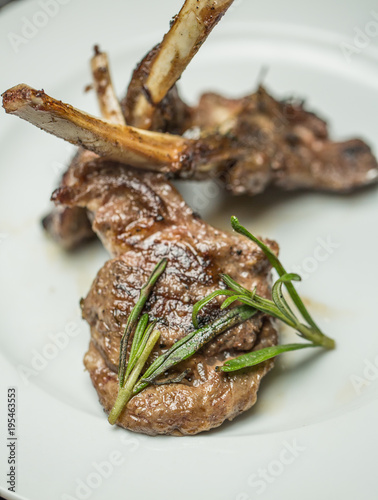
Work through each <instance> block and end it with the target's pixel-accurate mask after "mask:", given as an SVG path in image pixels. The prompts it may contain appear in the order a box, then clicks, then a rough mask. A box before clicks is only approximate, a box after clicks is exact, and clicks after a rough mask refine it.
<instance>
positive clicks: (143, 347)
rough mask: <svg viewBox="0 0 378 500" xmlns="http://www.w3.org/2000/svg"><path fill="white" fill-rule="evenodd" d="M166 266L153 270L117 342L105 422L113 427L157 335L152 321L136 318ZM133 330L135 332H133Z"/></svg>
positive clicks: (159, 265) (161, 265) (144, 316)
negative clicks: (114, 387) (115, 385)
mask: <svg viewBox="0 0 378 500" xmlns="http://www.w3.org/2000/svg"><path fill="white" fill-rule="evenodd" d="M166 265H167V259H162V260H161V261H160V262H159V263H158V264H157V265H156V266H155V268H154V270H153V271H152V273H151V276H150V278H149V280H148V281H147V283H146V284H145V285H144V286H143V287H142V288H141V290H140V294H139V298H138V300H137V302H136V304H135V306H134V307H133V309H132V310H131V313H130V315H129V317H128V318H127V322H126V326H125V331H124V334H123V336H122V339H121V345H120V354H119V365H118V378H119V390H118V396H117V399H116V402H115V404H114V407H113V409H112V410H111V412H110V413H109V417H108V420H109V422H110V423H111V424H115V422H116V421H117V419H118V417H119V415H120V413H121V411H122V410H123V408H124V407H125V405H126V404H127V402H128V401H129V400H130V398H131V397H132V395H133V389H134V385H135V383H136V381H137V380H138V377H139V375H140V373H141V372H142V370H143V367H144V365H145V363H146V361H147V359H148V357H149V355H150V354H151V351H152V349H153V348H154V346H155V344H156V342H157V341H158V340H159V337H160V333H159V332H158V331H157V330H154V327H155V324H156V321H153V322H151V323H148V321H149V317H148V314H143V315H142V317H141V318H140V319H139V316H140V314H141V312H142V309H143V307H144V305H145V303H146V301H147V299H148V297H149V295H150V293H151V291H152V288H153V287H154V285H155V283H156V281H157V280H158V278H159V277H160V276H161V274H162V273H163V271H164V269H165V267H166ZM134 330H135V332H134ZM133 332H134V335H133V340H132V343H131V347H130V355H129V360H128V362H127V351H128V344H129V339H130V336H131V334H132V333H133Z"/></svg>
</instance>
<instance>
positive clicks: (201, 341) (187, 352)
mask: <svg viewBox="0 0 378 500" xmlns="http://www.w3.org/2000/svg"><path fill="white" fill-rule="evenodd" d="M256 312H257V311H256V310H254V309H252V308H250V307H246V306H239V307H235V308H234V309H231V310H230V311H228V312H227V313H226V314H225V315H224V316H221V317H220V318H217V319H216V320H215V321H213V322H212V323H208V324H207V325H205V326H204V327H202V328H200V329H198V330H195V331H194V332H191V333H189V334H188V335H187V336H186V337H184V338H183V339H181V340H179V341H178V342H176V343H175V344H174V345H173V346H172V347H171V348H170V349H169V350H168V351H167V352H166V353H165V354H162V355H161V356H159V357H158V358H157V359H156V360H155V361H154V362H153V363H152V365H151V366H150V367H149V368H148V369H147V371H146V372H145V374H144V375H143V376H142V377H141V379H140V380H139V382H138V384H136V385H135V387H134V391H133V392H134V394H137V393H138V392H140V391H141V390H142V389H144V388H145V387H146V386H147V385H148V384H150V383H153V382H154V381H155V380H156V378H157V377H159V376H160V375H162V374H163V373H165V372H166V371H167V370H169V369H170V368H172V367H173V366H175V365H177V364H178V363H180V361H184V360H185V359H188V358H190V357H191V356H193V354H195V353H196V352H197V351H199V350H200V349H201V348H202V347H203V346H204V345H205V344H206V343H207V342H209V341H210V340H212V339H213V338H214V337H216V336H217V335H219V334H221V333H223V332H224V331H226V330H228V329H229V328H232V327H233V326H236V325H238V324H239V323H243V322H244V321H246V320H247V319H249V318H251V317H252V316H253V315H254V314H256Z"/></svg>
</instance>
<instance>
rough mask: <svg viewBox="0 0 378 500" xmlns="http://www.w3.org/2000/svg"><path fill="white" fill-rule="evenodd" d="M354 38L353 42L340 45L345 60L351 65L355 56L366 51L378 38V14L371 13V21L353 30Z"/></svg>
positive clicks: (372, 11)
mask: <svg viewBox="0 0 378 500" xmlns="http://www.w3.org/2000/svg"><path fill="white" fill-rule="evenodd" d="M353 32H354V36H353V39H352V40H351V42H350V43H349V42H341V43H339V47H340V50H341V52H342V54H343V56H344V58H345V60H346V61H347V62H348V63H350V62H351V61H352V58H353V56H355V55H356V54H360V53H361V52H362V51H363V50H364V49H366V48H367V47H368V46H369V45H370V44H371V42H372V40H373V39H374V38H377V36H378V12H376V11H375V10H371V11H370V20H369V21H367V22H366V23H365V25H364V26H362V27H361V26H355V27H354V28H353Z"/></svg>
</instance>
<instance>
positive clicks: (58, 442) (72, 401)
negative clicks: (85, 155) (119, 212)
mask: <svg viewBox="0 0 378 500" xmlns="http://www.w3.org/2000/svg"><path fill="white" fill-rule="evenodd" d="M162 4H164V5H162ZM180 4H181V2H180V1H177V0H175V1H173V0H169V1H165V2H159V3H158V2H153V0H140V1H139V2H131V1H128V2H113V3H112V4H111V8H109V5H110V4H105V3H104V2H100V1H99V0H91V1H89V0H81V1H80V2H70V1H67V0H65V1H64V2H63V0H60V1H58V0H53V1H51V2H47V1H46V2H43V1H40V2H33V1H24V2H21V3H20V4H14V5H11V6H9V7H7V8H5V9H4V10H3V11H1V13H0V32H1V33H2V38H1V58H2V71H1V76H0V90H1V91H3V90H5V89H6V88H8V87H10V86H12V85H15V84H17V83H20V82H25V83H28V84H30V85H32V86H34V87H36V88H39V87H40V88H44V89H45V90H46V92H48V93H50V94H51V95H53V96H54V97H56V98H59V99H62V100H63V101H66V102H69V103H71V104H73V105H75V106H77V107H79V108H81V109H84V110H86V111H88V112H90V113H93V114H97V109H96V103H95V99H94V96H93V95H92V94H91V93H89V94H85V93H84V92H83V89H84V87H85V85H86V84H87V83H88V82H89V81H90V74H89V65H88V60H89V58H90V56H91V47H92V45H93V44H94V43H99V44H100V46H101V48H102V49H103V50H106V51H107V52H108V53H109V55H110V58H111V63H112V69H113V71H112V72H113V75H114V80H115V84H116V88H117V89H118V92H119V94H122V93H123V92H124V90H125V88H126V85H127V83H128V81H129V78H130V74H131V70H132V69H133V67H134V65H135V63H136V62H137V61H139V60H140V58H141V57H142V56H143V54H144V53H145V52H146V51H147V50H148V49H149V48H150V47H152V46H153V45H154V44H155V43H156V42H158V41H160V39H161V37H162V34H163V33H164V32H165V30H166V29H167V25H168V21H169V19H170V18H171V17H172V15H173V14H175V13H176V12H177V11H178V9H179V7H180ZM330 4H331V2H325V1H321V2H316V5H315V4H314V5H311V6H310V5H306V7H303V3H300V2H298V1H296V0H290V1H289V2H285V4H284V5H283V3H282V2H281V3H280V2H279V1H278V0H276V1H273V0H272V1H269V2H266V3H264V5H263V6H262V5H257V4H254V5H252V4H251V3H250V2H247V1H240V0H236V2H235V4H234V6H233V7H232V8H231V9H230V11H229V13H228V14H227V15H226V16H225V18H224V19H223V20H222V22H221V23H220V25H219V26H218V27H217V28H216V29H215V31H214V32H213V33H212V35H211V36H210V38H209V40H208V41H207V42H206V44H205V45H204V46H203V47H202V48H201V51H200V52H199V53H198V55H197V56H196V58H195V59H194V60H193V61H192V64H191V65H190V67H189V68H188V69H187V71H186V72H185V74H184V76H183V77H182V79H181V81H180V88H181V90H182V93H183V95H184V97H185V98H186V99H187V100H189V101H190V102H194V101H195V99H196V98H197V97H198V95H199V94H200V92H202V91H205V90H213V89H214V90H218V91H221V92H223V93H226V94H228V95H230V96H239V95H243V94H246V93H248V92H250V91H252V90H253V89H254V88H255V87H256V84H257V82H258V78H259V74H260V71H261V68H262V67H263V66H264V67H268V68H269V71H268V74H267V76H266V77H265V80H264V83H265V85H266V86H267V87H268V89H269V90H271V91H272V92H273V93H274V95H276V96H278V97H284V96H288V95H295V96H298V97H302V98H305V99H306V101H307V103H308V106H309V107H310V108H312V109H315V110H316V111H318V112H319V114H320V115H321V116H324V117H325V118H326V119H327V120H328V121H329V122H330V125H331V130H332V133H333V135H334V137H335V138H337V139H341V138H346V137H349V136H350V137H352V136H361V137H363V138H364V139H366V140H367V141H368V142H369V143H370V144H371V145H372V147H373V149H374V151H375V153H376V154H377V153H378V139H377V133H376V131H377V126H378V120H377V114H378V113H377V111H378V109H377V108H378V105H377V103H378V70H377V68H378V65H377V62H378V48H377V41H376V40H377V38H376V34H375V33H378V10H377V9H376V10H374V9H375V6H374V3H373V2H370V1H364V2H362V3H361V2H359V3H358V5H357V4H356V3H354V2H351V1H350V2H340V1H338V2H333V3H332V5H330ZM43 6H45V7H43ZM47 6H49V7H47ZM44 9H45V10H44ZM41 12H42V13H43V12H44V13H45V15H41ZM146 12H148V17H146ZM374 23H375V24H374ZM33 26H34V28H33ZM374 27H375V28H376V32H375V31H374ZM0 151H1V153H0V154H1V167H0V259H1V269H2V273H1V277H2V278H1V282H0V283H1V284H0V287H1V288H0V298H1V305H2V307H1V311H2V313H1V329H0V348H1V366H2V377H1V387H0V390H1V398H2V400H3V401H4V400H5V399H6V393H7V388H8V387H16V388H17V397H18V410H17V411H18V413H17V437H18V441H17V494H16V495H13V494H11V493H9V492H8V491H7V484H6V481H7V478H6V475H5V472H3V471H5V470H8V466H7V463H6V462H7V457H8V448H7V446H6V439H5V438H6V419H7V414H6V412H5V411H4V410H2V411H1V412H0V436H1V437H0V447H1V448H0V461H1V466H0V470H1V471H2V472H1V474H2V475H1V477H0V486H1V487H0V493H1V495H2V496H3V497H4V498H10V499H11V498H25V499H28V500H45V499H46V500H47V499H49V500H50V499H51V498H59V499H62V500H64V499H66V500H67V499H71V500H72V499H73V498H75V499H84V498H91V499H96V500H97V499H103V498H115V499H118V498H119V499H120V498H124V497H125V495H131V496H136V495H138V496H140V497H142V498H148V497H152V496H153V497H154V498H156V499H157V500H163V499H167V498H168V499H173V498H176V497H179V498H181V500H189V499H193V498H194V497H196V496H197V497H198V496H199V497H200V498H216V499H218V500H226V499H227V500H230V499H232V500H249V499H252V498H253V499H255V498H259V497H261V498H262V499H277V498H281V499H283V500H285V499H289V498H290V499H293V498H294V499H296V498H306V499H307V500H312V499H318V498H319V497H320V495H321V496H322V498H325V499H328V498H329V499H331V498H334V497H337V498H344V499H345V500H349V499H350V500H352V499H355V498H357V495H358V496H359V497H361V498H364V499H368V500H369V499H373V498H376V496H375V495H376V491H377V486H378V484H377V483H378V481H377V475H376V470H375V464H376V448H377V445H378V438H377V432H376V415H377V410H378V404H377V393H378V391H377V388H378V336H377V331H376V330H377V327H376V324H377V322H376V318H375V314H376V303H377V291H376V286H375V283H376V280H377V278H378V271H377V266H376V265H375V264H374V262H375V260H376V248H377V245H378V234H377V222H378V189H377V188H374V187H373V188H369V189H365V190H363V191H360V192H357V193H355V194H353V195H348V196H339V195H329V194H319V193H278V192H270V193H267V194H264V195H261V196H258V197H255V198H248V197H241V198H233V197H231V196H228V195H225V194H224V193H223V192H221V190H220V189H219V188H218V187H217V185H216V184H212V183H210V182H209V183H190V184H189V183H178V186H179V188H180V190H181V191H182V193H183V195H184V197H185V199H186V200H187V201H188V202H189V203H190V204H191V205H192V207H193V208H194V209H196V210H198V211H199V212H200V213H201V214H202V215H203V216H204V218H205V219H206V220H207V221H209V222H210V223H212V224H213V225H216V226H219V227H222V228H224V229H227V228H228V226H229V224H228V221H229V216H230V215H232V214H236V215H238V217H239V219H240V220H241V221H242V222H243V223H244V224H245V225H247V226H248V228H250V229H251V230H253V231H254V232H255V233H257V234H261V235H264V236H267V237H270V238H274V239H276V240H277V241H278V242H279V243H280V246H281V255H282V260H283V262H284V263H285V264H286V265H287V267H289V268H291V269H293V270H294V268H298V266H299V268H300V273H301V274H302V276H303V277H304V280H303V282H302V283H301V285H300V293H301V294H302V295H303V296H304V297H305V298H306V300H307V303H308V305H309V308H310V310H311V312H312V313H313V315H314V316H315V318H316V319H317V320H318V321H319V323H320V325H321V326H322V327H323V329H324V330H326V331H327V332H328V333H329V335H330V336H332V337H334V338H335V339H336V340H337V342H338V348H337V350H335V351H334V352H332V353H324V352H321V353H313V352H311V353H308V352H298V353H291V354H287V355H285V357H283V358H282V359H280V360H277V363H276V368H275V370H274V371H273V372H271V373H270V374H269V375H268V376H267V377H266V378H265V379H264V381H263V384H262V388H261V389H260V393H259V399H258V403H257V404H256V406H255V407H254V408H252V409H251V410H250V411H249V412H246V413H245V414H243V415H242V416H241V417H239V418H238V419H237V420H235V421H234V422H232V423H227V424H225V425H223V426H222V427H220V428H219V429H216V430H214V431H211V432H209V433H207V434H204V435H199V436H196V437H190V438H172V437H157V438H150V437H146V436H140V435H135V434H132V433H129V432H126V431H123V430H121V429H118V428H117V429H114V428H111V427H110V426H109V425H107V422H106V418H105V415H104V414H103V411H102V409H101V407H100V405H99V404H98V401H97V396H96V393H95V391H94V389H93V388H92V386H91V382H90V380H89V377H88V375H87V374H86V373H85V372H84V369H83V365H82V357H83V354H84V352H85V350H86V347H87V344H88V339H89V332H88V327H87V324H86V323H85V322H83V321H82V320H81V319H80V311H79V307H78V301H79V298H80V297H81V296H83V295H85V294H86V293H87V291H88V289H89V287H90V284H91V282H92V280H93V278H94V276H95V275H96V272H97V271H98V269H99V268H100V267H101V265H102V264H103V263H104V262H105V261H106V259H107V258H108V256H107V254H106V252H105V251H104V250H103V249H102V247H101V245H100V244H93V245H91V246H87V247H85V248H83V249H82V250H80V251H78V252H76V253H74V254H65V253H63V252H62V251H61V250H60V249H59V248H57V246H56V245H54V243H53V242H51V241H49V240H48V239H46V237H45V235H44V234H43V231H42V229H41V227H40V219H41V217H42V216H43V215H44V214H45V213H46V212H47V211H48V209H49V206H50V205H49V201H48V200H49V196H50V194H51V191H52V190H53V189H54V187H55V185H56V183H57V180H58V178H59V176H60V174H61V173H62V172H63V169H64V166H65V164H66V163H67V161H68V160H69V158H70V156H71V155H72V153H73V151H74V148H72V147H70V146H67V145H66V144H65V143H64V142H63V141H60V140H58V139H56V138H54V137H52V136H48V135H47V134H45V133H42V132H40V131H39V130H37V129H35V128H33V127H32V126H30V125H29V124H27V123H25V122H22V121H21V120H19V119H17V118H14V117H10V116H6V115H5V113H0ZM319 247H321V248H323V249H324V252H322V253H321V255H322V257H321V259H319V258H318V257H317V255H320V254H319V250H317V249H319ZM282 339H283V340H288V339H294V337H293V336H292V334H290V333H289V332H286V331H283V333H282ZM3 408H5V405H3Z"/></svg>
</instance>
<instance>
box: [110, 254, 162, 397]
mask: <svg viewBox="0 0 378 500" xmlns="http://www.w3.org/2000/svg"><path fill="white" fill-rule="evenodd" d="M166 265H167V259H162V260H161V261H160V262H159V263H158V264H157V265H156V266H155V269H154V270H153V271H152V274H151V276H150V278H149V280H148V281H147V283H146V284H145V285H144V286H143V287H142V288H141V290H140V295H139V299H138V301H137V303H136V304H135V306H134V307H133V309H132V311H131V313H130V316H129V317H128V318H127V322H126V326H125V331H124V334H123V336H122V339H121V347H120V354H119V367H118V379H119V386H120V387H122V386H123V385H124V382H125V375H126V366H127V363H126V356H127V346H128V343H129V338H130V335H131V333H132V331H133V330H134V328H135V325H136V323H137V321H138V318H139V315H140V313H141V312H142V309H143V307H144V304H145V303H146V301H147V299H148V297H149V296H150V293H151V291H152V288H153V287H154V285H155V283H156V281H157V279H158V278H159V276H160V275H161V274H162V273H163V271H164V269H165V267H166Z"/></svg>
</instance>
